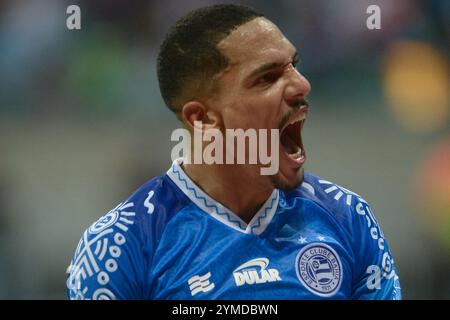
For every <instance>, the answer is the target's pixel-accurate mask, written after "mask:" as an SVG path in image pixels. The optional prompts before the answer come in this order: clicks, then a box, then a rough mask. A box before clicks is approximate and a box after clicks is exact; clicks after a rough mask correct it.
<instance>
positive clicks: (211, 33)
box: [157, 4, 263, 114]
mask: <svg viewBox="0 0 450 320" xmlns="http://www.w3.org/2000/svg"><path fill="white" fill-rule="evenodd" d="M262 16H263V14H261V13H259V12H257V11H255V10H254V9H252V8H249V7H246V6H242V5H236V4H219V5H213V6H208V7H203V8H200V9H197V10H194V11H192V12H190V13H188V14H187V15H185V16H183V17H182V18H180V19H179V20H178V21H177V23H176V24H175V25H174V26H173V27H172V28H171V29H170V31H169V32H168V33H167V35H166V37H165V39H164V41H163V42H162V44H161V46H160V50H159V54H158V62H157V64H158V65H157V70H158V81H159V88H160V90H161V95H162V97H163V99H164V102H165V103H166V105H167V106H168V107H169V108H170V109H171V110H172V111H173V112H175V114H179V112H180V109H181V107H182V105H183V104H184V103H186V102H187V101H189V100H190V99H193V98H195V97H196V96H197V95H198V94H205V93H207V92H208V89H209V88H211V82H212V79H213V76H214V75H215V74H217V73H219V72H220V71H222V70H223V69H224V68H226V67H227V66H228V63H229V61H228V59H227V58H226V57H225V56H224V55H223V54H222V53H221V52H220V50H219V49H218V48H217V44H218V43H219V42H220V41H221V40H223V39H224V38H226V37H227V36H228V35H229V34H230V33H231V32H232V31H233V30H235V29H236V28H237V27H239V26H240V25H242V24H245V23H246V22H249V21H251V20H253V19H255V18H257V17H262Z"/></svg>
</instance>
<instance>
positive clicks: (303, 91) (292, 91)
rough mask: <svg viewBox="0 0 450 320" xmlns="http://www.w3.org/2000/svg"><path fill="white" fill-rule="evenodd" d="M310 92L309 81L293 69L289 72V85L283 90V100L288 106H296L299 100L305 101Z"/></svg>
mask: <svg viewBox="0 0 450 320" xmlns="http://www.w3.org/2000/svg"><path fill="white" fill-rule="evenodd" d="M310 91H311V85H310V83H309V81H308V80H307V79H306V78H305V77H304V76H303V75H302V74H301V73H300V72H299V71H298V70H297V69H296V68H294V67H292V68H291V70H290V72H289V83H288V85H287V86H286V89H285V92H284V94H285V99H286V102H287V104H288V105H289V106H294V105H297V104H298V100H299V99H305V98H306V96H308V94H309V92H310Z"/></svg>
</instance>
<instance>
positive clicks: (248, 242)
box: [67, 160, 401, 300]
mask: <svg viewBox="0 0 450 320" xmlns="http://www.w3.org/2000/svg"><path fill="white" fill-rule="evenodd" d="M181 161H182V160H177V161H175V162H174V164H173V165H172V166H171V168H170V169H169V170H168V171H167V173H166V174H165V175H164V176H160V177H157V178H154V179H152V180H150V181H149V182H147V183H146V184H144V185H143V186H142V187H141V188H140V189H138V190H137V191H136V192H135V193H134V194H133V195H131V196H130V197H129V198H128V199H127V200H125V201H124V202H122V203H121V204H119V205H118V206H117V207H116V208H114V209H113V210H111V211H110V212H108V213H107V214H106V215H104V216H103V217H102V218H100V219H99V220H98V221H97V222H95V223H94V224H92V225H91V226H90V227H89V228H88V229H87V230H86V231H85V232H84V234H83V236H82V238H81V240H80V242H79V244H78V247H77V248H76V251H75V255H74V257H73V259H72V261H71V264H70V266H69V267H68V270H67V272H68V276H67V288H68V297H69V298H70V299H231V300H236V299H261V300H263V299H400V298H401V289H400V282H399V277H398V276H397V272H396V268H395V265H394V260H393V258H392V255H391V252H390V251H389V247H388V244H387V242H386V240H385V237H384V235H383V233H382V231H381V228H380V226H379V224H378V222H377V220H376V219H375V217H374V215H373V212H372V210H371V209H370V207H369V205H368V203H367V202H366V201H365V200H364V199H363V198H361V197H360V196H358V195H357V194H355V193H353V192H351V191H349V190H347V189H345V188H343V187H340V186H338V185H336V184H334V183H332V182H329V181H327V180H324V179H322V178H319V177H317V176H315V175H313V174H311V173H308V172H306V173H305V179H304V182H303V183H302V185H301V186H300V187H298V188H297V189H295V190H293V191H290V192H286V191H282V190H278V189H275V190H274V191H273V193H272V194H271V195H270V197H269V198H268V199H267V201H266V202H265V203H264V205H263V206H262V207H261V208H260V210H259V211H258V212H257V213H256V215H255V216H254V217H253V219H252V220H251V221H250V222H249V223H248V224H247V223H245V222H244V221H243V220H241V219H240V218H239V217H238V216H237V215H236V214H234V213H233V212H231V211H230V210H229V209H227V208H226V207H225V206H223V205H222V204H220V203H218V202H217V201H215V200H214V199H212V198H211V197H209V196H208V195H207V194H205V192H203V191H202V190H201V189H200V188H199V187H198V186H197V185H196V184H195V183H194V182H193V181H192V180H190V179H189V177H188V176H187V175H186V174H185V173H184V171H183V169H182V167H181ZM224 192H226V190H224Z"/></svg>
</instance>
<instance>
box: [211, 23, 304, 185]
mask: <svg viewBox="0 0 450 320" xmlns="http://www.w3.org/2000/svg"><path fill="white" fill-rule="evenodd" d="M218 48H219V50H220V51H221V52H222V53H223V54H224V55H225V56H226V57H227V58H228V59H229V61H230V64H229V66H228V67H227V68H226V69H225V70H224V71H223V72H221V74H219V76H218V80H217V81H218V82H217V85H218V88H219V90H218V93H217V94H215V95H214V96H213V97H212V98H211V99H210V101H209V102H208V104H209V106H210V107H211V108H212V109H213V110H214V111H216V112H218V113H219V114H220V115H221V117H222V121H223V128H222V129H237V128H241V129H244V130H246V129H249V128H254V129H268V130H270V129H280V147H279V154H280V155H279V171H278V174H276V175H275V176H270V177H267V176H264V177H262V179H263V178H265V179H268V181H270V183H271V184H272V185H273V186H274V187H276V188H280V189H292V188H295V187H297V186H298V185H299V184H300V183H301V182H302V181H303V172H304V171H303V167H302V166H303V163H304V161H305V152H304V148H303V142H302V139H301V129H302V126H303V123H304V121H301V120H303V119H304V118H305V117H306V113H307V111H308V106H307V103H306V101H305V100H304V99H305V97H306V96H307V95H308V93H309V91H310V89H311V88H310V84H309V82H308V81H307V80H306V79H305V78H304V77H303V76H302V75H301V74H300V73H299V72H298V71H297V69H296V68H295V63H296V60H297V52H296V49H295V47H294V46H293V45H292V44H291V43H290V42H289V40H287V39H286V38H285V37H284V36H283V34H282V33H281V32H280V30H279V29H278V28H277V27H276V26H275V25H274V24H273V23H272V22H270V21H269V20H267V19H265V18H256V19H254V20H252V21H250V22H248V23H246V24H243V25H242V26H240V27H238V28H237V29H236V30H234V31H233V32H232V33H231V34H230V35H229V36H228V37H226V38H225V39H223V40H222V41H221V42H220V43H219V44H218ZM292 122H294V123H293V124H291V125H289V123H292ZM269 133H270V131H269ZM269 147H270V146H269ZM253 167H255V166H253ZM249 170H252V169H251V168H250V167H249ZM258 172H259V170H258Z"/></svg>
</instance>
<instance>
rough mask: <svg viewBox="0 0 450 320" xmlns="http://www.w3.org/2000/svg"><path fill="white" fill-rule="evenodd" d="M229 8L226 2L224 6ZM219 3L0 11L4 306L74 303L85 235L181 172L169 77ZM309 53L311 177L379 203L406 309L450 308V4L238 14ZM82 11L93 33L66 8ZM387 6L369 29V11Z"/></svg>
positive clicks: (168, 0) (32, 4) (285, 0)
mask: <svg viewBox="0 0 450 320" xmlns="http://www.w3.org/2000/svg"><path fill="white" fill-rule="evenodd" d="M222 2H223V1H222ZM213 3H218V2H217V1H212V0H190V1H175V0H165V1H143V0H134V1H121V0H95V1H87V0H86V1H75V0H74V1H69V2H68V1H60V0H41V1H23V0H16V1H8V0H0V152H1V153H0V298H2V299H52V298H53V299H65V297H66V292H65V281H66V274H65V271H66V267H67V266H68V264H69V261H70V259H71V257H72V254H73V252H74V250H75V247H76V245H77V243H78V240H79V238H80V236H81V234H82V232H83V230H84V229H85V228H86V227H88V226H89V225H90V224H91V223H92V222H93V221H95V220H96V219H97V218H98V217H100V216H101V215H103V214H104V213H106V212H107V211H109V210H110V209H111V208H113V207H114V206H115V205H116V204H117V203H119V202H120V201H122V200H124V198H125V197H126V196H128V195H129V194H131V193H132V192H133V191H134V190H135V189H136V188H137V187H139V186H140V185H141V184H142V183H144V182H145V181H146V180H148V179H150V178H152V177H153V176H155V175H159V174H161V173H163V172H165V170H166V169H167V168H168V167H169V165H170V162H171V159H170V151H171V148H172V147H173V146H174V144H175V142H172V141H170V134H171V132H172V130H173V129H175V128H177V127H179V123H178V122H177V120H176V119H175V117H174V116H173V115H172V114H171V113H170V112H169V111H168V110H167V109H166V108H165V107H164V104H163V102H162V99H161V97H160V94H159V89H158V84H157V79H156V70H155V66H156V59H155V58H156V54H157V50H158V46H159V44H160V42H161V40H162V38H163V36H164V34H165V33H166V31H167V30H168V28H169V27H170V25H172V24H173V23H174V22H175V21H176V20H177V18H179V17H180V16H181V15H183V14H185V13H186V12H187V11H189V10H191V9H193V8H197V7H200V6H203V5H208V4H213ZM239 3H242V4H247V5H250V6H253V7H255V8H257V9H259V10H261V11H262V12H264V13H265V14H266V16H267V17H268V18H269V19H271V20H273V21H274V22H275V23H276V24H277V25H278V26H279V27H280V29H281V30H282V31H283V32H284V33H285V35H286V36H287V37H288V38H289V39H290V40H291V41H292V42H293V43H294V44H295V45H296V46H297V48H298V50H299V53H300V57H301V61H302V62H301V64H300V67H299V68H300V70H301V72H302V73H303V74H304V75H305V76H306V77H307V78H308V79H309V81H310V82H311V84H312V92H311V95H310V99H309V101H310V104H311V112H310V117H309V119H308V121H307V123H306V127H305V136H306V137H305V140H306V148H307V151H308V161H307V165H306V169H307V170H310V171H313V172H315V173H317V174H318V175H320V176H322V177H324V178H326V179H328V180H331V181H334V182H336V183H338V184H340V185H342V186H344V187H346V188H348V189H350V190H353V191H355V192H357V193H359V194H360V195H362V196H363V197H365V198H366V199H367V200H368V201H369V202H370V203H371V205H372V208H373V210H374V213H375V215H376V216H377V218H378V221H379V222H380V224H381V226H382V227H383V231H384V234H385V236H386V238H387V239H388V241H389V243H390V247H391V250H392V253H393V255H394V258H395V260H396V264H397V267H398V271H399V276H400V279H401V284H402V289H403V295H404V298H406V299H449V298H450V131H449V129H450V125H449V124H450V103H449V100H450V98H449V94H450V93H449V91H450V90H449V88H450V83H449V81H450V80H449V78H450V77H449V52H448V49H449V48H448V44H449V39H450V23H449V22H450V1H446V0H442V1H440V0H427V1H418V0H417V1H414V0H396V1H391V0H371V1H369V0H361V1H355V0H340V1H328V0H280V1H256V0H254V1H239ZM69 4H77V5H79V6H80V8H81V30H68V29H67V28H66V18H67V17H68V15H67V14H66V8H67V6H68V5H69ZM371 4H376V5H378V6H379V7H380V9H381V29H380V30H369V29H368V28H367V27H366V19H367V17H368V16H369V15H368V14H367V13H366V9H367V7H368V6H369V5H371Z"/></svg>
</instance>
